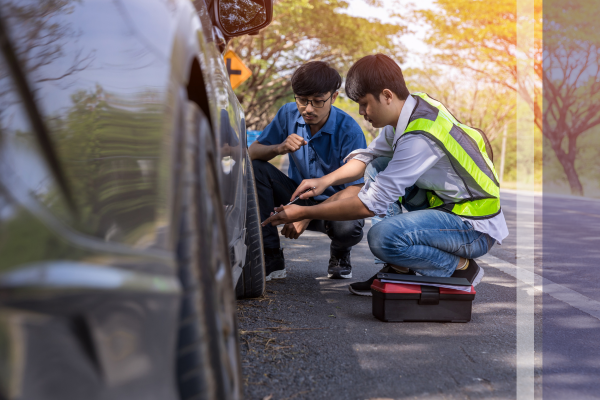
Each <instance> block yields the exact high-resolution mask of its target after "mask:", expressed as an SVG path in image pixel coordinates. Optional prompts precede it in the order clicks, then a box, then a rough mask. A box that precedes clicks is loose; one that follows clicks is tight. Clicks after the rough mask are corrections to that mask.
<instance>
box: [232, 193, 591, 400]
mask: <svg viewBox="0 0 600 400" xmlns="http://www.w3.org/2000/svg"><path fill="white" fill-rule="evenodd" d="M535 204H536V212H535V216H536V220H535V222H536V260H535V273H536V274H537V277H536V289H537V290H536V291H535V299H536V301H535V330H534V338H535V397H536V398H542V397H543V398H544V399H574V400H575V399H597V398H600V395H599V394H598V393H600V390H599V389H600V383H599V382H598V376H600V374H599V372H600V344H598V340H597V339H598V337H599V335H598V332H600V330H599V329H598V328H600V320H599V319H600V303H599V302H598V300H600V291H598V289H599V288H600V278H599V277H598V275H597V274H596V273H595V271H596V268H597V266H598V260H599V259H600V257H599V254H598V252H599V251H600V241H598V238H599V237H600V235H599V230H600V228H599V227H600V224H598V223H597V222H600V221H597V219H598V218H600V202H597V201H585V200H575V199H570V198H555V197H549V196H548V197H545V198H544V199H543V201H542V198H541V197H536V200H535ZM503 208H504V212H505V215H506V218H507V222H508V224H509V229H510V231H511V235H510V236H509V237H508V238H507V239H506V240H505V242H504V243H503V245H502V246H498V245H496V246H494V248H493V249H492V251H491V252H490V254H489V255H488V256H486V258H485V260H484V259H482V260H480V265H481V266H482V267H483V268H484V269H485V277H484V279H483V281H482V283H481V284H480V285H479V286H478V287H477V296H476V298H475V301H474V303H473V316H472V320H471V322H469V323H466V324H450V323H383V322H380V321H378V320H377V319H375V318H374V317H373V315H372V312H371V298H368V297H358V296H353V295H351V294H350V293H349V292H348V289H347V285H348V283H349V281H356V280H365V279H368V278H369V277H370V276H372V275H373V274H374V273H375V272H377V271H378V269H379V268H378V267H376V266H375V265H374V264H373V257H372V255H371V253H370V251H369V248H368V245H367V243H366V237H365V239H363V241H362V242H361V243H360V244H359V245H358V246H356V247H355V248H354V249H353V252H352V264H353V275H354V276H353V279H352V280H343V281H340V280H330V279H327V277H326V269H327V261H328V257H329V239H328V238H327V237H326V236H325V235H323V234H320V233H313V232H306V233H305V234H304V235H303V236H301V238H300V239H298V240H295V241H294V240H285V239H284V240H283V242H282V243H283V247H284V248H285V250H284V253H285V257H286V264H287V270H288V277H287V278H286V279H283V280H279V281H271V282H269V283H268V286H267V289H268V290H267V295H266V296H265V298H263V299H258V300H252V301H241V302H239V303H238V304H239V307H238V310H239V312H238V315H239V321H240V329H241V336H240V337H241V350H242V359H243V374H244V378H245V391H246V397H247V398H248V399H265V398H266V399H271V400H279V399H292V398H293V399H514V398H516V393H517V392H516V383H517V382H516V376H517V375H516V360H517V357H516V290H517V289H516V283H517V281H516V279H515V277H514V276H515V275H516V274H515V273H514V271H513V270H514V264H515V260H516V244H517V237H516V234H515V232H516V229H515V227H516V225H515V224H516V214H515V211H516V202H515V194H514V193H510V192H504V193H503ZM369 226H370V223H369V222H368V223H367V224H366V227H365V228H366V229H368V228H369ZM544 279H545V280H544Z"/></svg>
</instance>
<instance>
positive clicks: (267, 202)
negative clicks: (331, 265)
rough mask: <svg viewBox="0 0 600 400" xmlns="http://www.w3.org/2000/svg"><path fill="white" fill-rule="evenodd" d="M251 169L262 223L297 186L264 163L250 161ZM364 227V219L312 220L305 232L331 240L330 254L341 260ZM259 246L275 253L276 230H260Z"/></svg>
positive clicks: (300, 202) (309, 201)
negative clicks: (321, 235)
mask: <svg viewBox="0 0 600 400" xmlns="http://www.w3.org/2000/svg"><path fill="white" fill-rule="evenodd" d="M252 167H253V168H254V178H255V179H256V191H257V192H258V205H259V208H260V218H261V221H264V220H265V219H267V218H269V215H270V214H271V212H273V209H274V208H275V207H276V206H279V205H281V204H287V203H289V202H290V198H291V197H292V194H294V191H295V190H296V188H297V187H298V185H297V184H296V182H294V181H293V180H291V179H290V178H288V177H287V176H285V174H284V173H283V172H281V171H280V170H278V169H277V168H275V167H274V166H273V165H272V164H271V163H269V162H267V161H262V160H253V161H252ZM319 203H320V202H319V201H315V200H313V199H312V198H311V199H307V200H298V201H297V202H296V203H295V204H298V205H301V206H314V205H316V204H319ZM364 225H365V220H364V219H358V220H354V221H323V220H312V221H311V222H310V224H309V225H308V228H307V230H310V231H316V232H322V233H325V234H327V236H329V238H330V239H331V254H333V255H336V256H342V255H345V254H347V253H349V252H350V250H351V249H352V246H354V245H356V244H358V243H359V242H360V241H361V240H362V238H363V226H364ZM263 243H264V246H265V248H266V249H278V248H279V247H280V242H279V233H278V232H277V227H275V226H271V225H268V226H265V227H263Z"/></svg>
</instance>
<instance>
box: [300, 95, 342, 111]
mask: <svg viewBox="0 0 600 400" xmlns="http://www.w3.org/2000/svg"><path fill="white" fill-rule="evenodd" d="M332 97H333V93H332V94H331V96H329V97H328V98H326V99H325V100H308V99H305V98H303V97H296V96H294V99H296V104H298V105H299V106H301V107H306V106H307V105H308V103H310V105H311V106H313V107H314V108H323V107H324V106H325V103H326V102H327V100H329V99H330V98H332Z"/></svg>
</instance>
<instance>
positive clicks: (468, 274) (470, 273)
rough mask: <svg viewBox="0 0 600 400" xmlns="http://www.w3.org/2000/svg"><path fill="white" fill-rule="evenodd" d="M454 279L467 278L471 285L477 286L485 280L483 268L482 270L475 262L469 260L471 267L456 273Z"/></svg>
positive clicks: (468, 266)
mask: <svg viewBox="0 0 600 400" xmlns="http://www.w3.org/2000/svg"><path fill="white" fill-rule="evenodd" d="M451 277H452V278H467V280H468V281H469V282H471V285H473V286H477V285H478V284H479V282H481V278H483V268H481V267H480V266H479V265H477V263H476V262H475V260H469V265H467V268H466V269H463V270H460V271H454V273H453V274H452V276H451Z"/></svg>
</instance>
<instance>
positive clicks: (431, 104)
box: [402, 93, 500, 218]
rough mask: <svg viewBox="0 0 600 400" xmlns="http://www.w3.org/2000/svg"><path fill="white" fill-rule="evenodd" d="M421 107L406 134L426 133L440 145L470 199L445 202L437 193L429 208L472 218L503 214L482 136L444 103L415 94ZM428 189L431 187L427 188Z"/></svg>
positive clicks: (491, 164)
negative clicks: (457, 117) (460, 119)
mask: <svg viewBox="0 0 600 400" xmlns="http://www.w3.org/2000/svg"><path fill="white" fill-rule="evenodd" d="M413 96H415V97H417V107H416V108H415V111H413V115H412V116H411V119H410V121H409V124H408V126H407V128H406V130H405V131H404V133H403V134H402V135H405V134H407V133H414V134H424V135H425V136H427V137H429V138H430V139H432V140H433V141H434V142H436V143H437V144H438V145H439V146H440V148H441V149H442V150H443V151H444V152H445V153H446V155H447V156H448V158H449V159H450V163H451V164H452V167H453V168H454V170H455V172H456V173H457V174H458V176H459V177H460V178H461V179H462V181H463V182H464V184H465V187H466V190H467V192H468V193H469V195H468V197H465V198H463V199H456V201H453V202H448V201H446V202H444V200H442V199H441V198H440V197H439V196H437V195H436V194H435V192H434V191H432V190H430V191H428V193H427V198H428V200H429V206H430V207H431V208H439V209H442V210H445V211H449V212H452V213H453V214H456V215H460V216H463V217H469V218H490V217H492V216H495V215H496V214H498V213H499V212H500V185H499V183H498V176H497V174H496V171H495V170H494V165H493V163H492V160H490V158H489V157H488V155H487V152H486V148H485V141H484V139H483V137H482V134H481V133H480V132H479V131H477V130H476V129H473V128H471V127H469V126H467V125H464V124H462V123H461V122H459V121H458V120H457V119H456V118H454V116H452V114H451V113H450V112H449V111H448V110H447V109H446V107H444V105H443V104H441V103H440V102H438V101H436V100H433V99H432V98H431V97H429V96H428V95H427V94H425V93H413ZM423 189H427V188H423Z"/></svg>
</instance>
